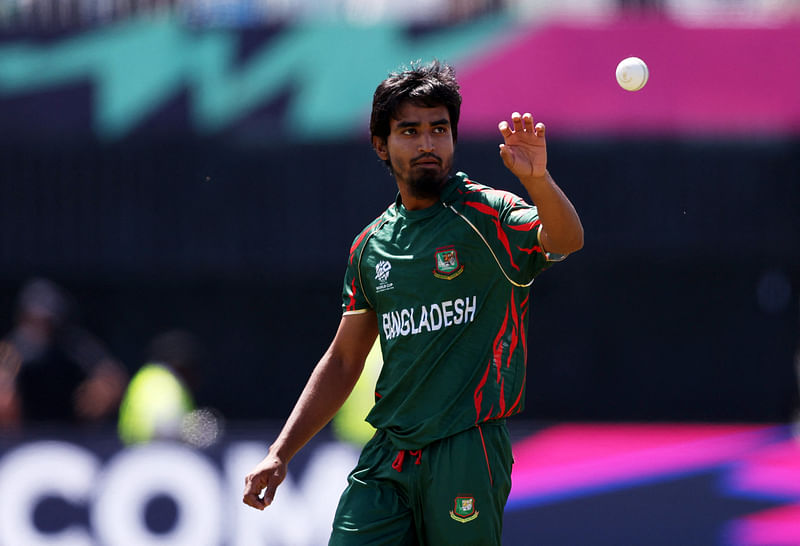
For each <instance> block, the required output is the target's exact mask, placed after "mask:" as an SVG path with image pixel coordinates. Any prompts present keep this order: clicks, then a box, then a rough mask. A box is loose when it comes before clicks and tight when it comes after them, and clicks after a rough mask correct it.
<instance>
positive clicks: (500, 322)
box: [243, 61, 583, 546]
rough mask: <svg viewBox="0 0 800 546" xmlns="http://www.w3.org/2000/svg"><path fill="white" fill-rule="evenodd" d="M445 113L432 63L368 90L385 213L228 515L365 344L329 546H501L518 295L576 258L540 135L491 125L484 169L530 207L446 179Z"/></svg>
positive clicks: (350, 370) (311, 424)
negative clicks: (362, 401)
mask: <svg viewBox="0 0 800 546" xmlns="http://www.w3.org/2000/svg"><path fill="white" fill-rule="evenodd" d="M509 77H513V76H512V75H510V76H509ZM460 107H461V95H460V92H459V86H458V83H457V81H456V79H455V75H454V72H453V69H452V68H451V67H450V66H448V65H447V64H444V63H440V62H438V61H434V62H432V63H430V64H427V65H421V64H413V65H412V66H411V67H410V68H408V69H405V70H403V71H400V72H397V73H393V74H390V75H389V77H388V78H387V79H385V80H384V81H383V82H381V83H380V85H379V86H378V87H377V89H376V91H375V94H374V99H373V107H372V115H371V120H370V131H371V135H372V145H373V147H374V149H375V153H376V154H377V155H378V157H379V158H380V159H382V160H383V161H384V162H385V163H386V164H387V165H388V167H389V169H390V170H391V172H392V174H393V175H394V177H395V180H396V182H397V187H398V190H399V193H398V196H397V199H396V200H395V202H394V203H392V204H391V205H390V206H389V208H388V209H387V210H386V211H385V212H383V214H381V215H380V216H379V217H378V218H376V219H375V220H374V221H373V222H371V223H370V224H369V225H368V226H367V227H366V228H365V229H364V230H363V231H362V232H361V233H360V234H359V235H358V236H356V238H355V240H354V242H353V245H352V248H351V250H350V256H349V259H348V261H347V269H346V273H345V279H344V290H343V316H342V319H341V322H340V324H339V328H338V331H337V332H336V335H335V337H334V339H333V341H332V342H331V345H330V347H329V348H328V350H327V352H326V353H325V354H324V355H323V357H322V359H321V360H320V361H319V363H318V364H317V366H316V368H315V369H314V371H313V373H312V374H311V377H310V379H309V380H308V383H307V384H306V387H305V389H304V390H303V392H302V394H301V395H300V398H299V400H298V402H297V404H296V406H295V408H294V410H293V411H292V413H291V414H290V416H289V418H288V420H287V421H286V424H285V425H284V427H283V429H282V430H281V432H280V434H279V435H278V438H277V439H276V440H275V441H274V443H272V445H271V446H270V447H269V450H268V453H267V455H266V457H265V458H264V459H263V460H262V461H261V462H260V463H259V464H258V465H257V466H256V467H255V468H254V469H253V471H252V472H251V473H250V474H249V475H248V476H247V477H246V478H245V489H244V498H243V500H244V502H245V503H246V504H248V505H250V506H252V507H254V508H257V509H260V510H263V509H264V508H265V507H267V506H269V505H270V504H271V503H272V501H273V499H274V496H275V491H276V489H277V487H278V486H279V485H280V483H281V481H282V480H283V479H284V477H285V476H286V469H287V465H288V464H289V462H290V461H291V459H292V457H293V456H294V455H295V454H296V453H297V452H298V450H299V449H300V448H301V447H302V446H303V445H304V444H306V442H308V441H309V440H310V439H311V437H312V436H314V434H316V433H317V432H318V431H319V430H320V429H322V427H324V426H325V425H326V424H327V423H328V421H329V420H330V419H331V418H332V417H333V415H334V414H335V413H336V411H337V409H339V407H340V406H341V405H342V404H343V402H344V401H345V399H346V398H347V396H348V394H349V393H350V390H351V389H352V388H353V385H354V384H355V382H356V380H357V379H358V377H359V374H360V373H361V370H362V367H363V364H364V359H365V357H366V356H367V353H368V352H369V350H370V347H371V346H372V344H373V341H374V340H375V338H376V336H380V344H381V348H382V353H383V362H384V364H383V368H382V370H381V374H380V376H379V378H378V382H377V385H376V392H375V405H374V407H373V408H372V410H371V411H370V413H369V415H368V416H367V420H368V421H369V423H371V424H372V425H373V426H374V427H375V428H376V433H375V435H374V436H373V438H372V439H371V440H370V441H369V442H368V443H367V444H366V445H365V446H364V448H363V450H362V453H361V456H360V459H359V461H358V464H357V466H356V468H355V469H354V470H353V471H352V473H351V474H350V476H349V478H348V485H347V488H346V489H345V491H344V493H343V494H342V497H341V499H340V501H339V506H338V508H337V511H336V516H335V518H334V522H333V531H332V534H331V538H330V542H329V544H332V545H345V544H346V545H360V544H387V545H389V544H391V545H400V544H402V545H412V544H413V545H418V544H419V545H423V544H425V545H436V546H438V545H448V544H453V545H462V546H463V545H468V544H475V545H481V546H486V545H491V544H500V542H501V534H502V523H503V510H504V507H505V504H506V500H507V498H508V494H509V492H510V490H511V466H512V463H513V458H512V453H511V442H510V439H509V435H508V431H507V429H506V424H505V421H506V418H508V417H510V416H512V415H515V414H517V413H519V412H520V411H522V409H523V406H524V400H525V375H526V358H527V354H528V341H527V340H528V338H527V331H528V323H529V321H530V312H529V311H530V298H529V292H530V286H531V283H532V282H533V280H534V278H535V277H536V275H537V274H539V273H540V272H541V271H543V270H544V269H546V268H547V267H548V266H549V265H551V264H552V263H553V262H556V261H559V260H562V259H563V258H564V257H565V256H566V255H567V254H570V253H572V252H575V251H576V250H579V249H580V248H581V247H582V246H583V227H582V226H581V222H580V220H579V218H578V214H577V213H576V211H575V208H574V207H573V206H572V204H571V203H570V201H569V200H568V199H567V197H566V196H565V195H564V193H563V192H562V191H561V190H560V189H559V187H558V186H557V185H556V183H555V182H554V180H553V178H552V177H551V176H550V173H549V172H548V170H547V147H546V143H545V126H544V124H542V123H534V120H533V117H532V116H531V114H529V113H525V114H523V115H520V114H519V113H518V112H514V113H513V114H511V123H510V124H509V123H508V122H507V121H502V122H500V124H499V130H500V133H501V135H502V138H503V143H502V144H500V157H501V158H502V160H503V163H504V164H505V166H506V167H507V168H508V169H509V170H510V171H511V173H513V174H514V175H515V176H516V177H517V178H518V179H519V181H520V183H521V184H522V186H523V187H524V188H525V191H526V192H527V193H528V196H529V197H530V200H531V201H532V202H533V204H528V203H527V202H526V201H524V200H523V199H522V198H520V197H518V196H517V195H514V194H512V193H509V192H505V191H499V190H495V189H492V188H491V187H488V186H485V185H482V184H479V183H478V182H476V181H473V180H470V178H469V177H468V176H467V175H466V174H465V173H461V172H459V173H456V174H455V175H453V174H452V171H453V154H454V149H455V144H456V140H457V136H458V118H459V113H460ZM534 352H535V351H534Z"/></svg>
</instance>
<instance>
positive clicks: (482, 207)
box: [464, 201, 519, 271]
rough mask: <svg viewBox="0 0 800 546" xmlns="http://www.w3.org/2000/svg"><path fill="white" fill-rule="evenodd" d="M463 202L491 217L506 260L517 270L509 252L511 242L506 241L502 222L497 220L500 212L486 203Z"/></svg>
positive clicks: (517, 267) (506, 237)
mask: <svg viewBox="0 0 800 546" xmlns="http://www.w3.org/2000/svg"><path fill="white" fill-rule="evenodd" d="M464 204H465V205H468V206H470V207H472V208H474V209H475V210H477V211H478V212H482V213H484V214H486V215H489V216H491V217H492V220H493V221H494V225H495V227H496V228H497V238H498V239H499V240H500V243H502V245H503V248H505V249H506V253H507V254H508V260H509V262H511V267H513V268H514V269H516V270H517V271H519V266H518V265H517V264H516V263H514V256H513V255H512V254H511V244H510V243H509V242H508V236H507V235H506V234H505V232H504V231H503V226H502V224H501V223H500V220H499V218H500V213H499V212H497V211H496V210H495V209H493V208H492V207H490V206H488V205H485V204H483V203H475V202H472V201H464Z"/></svg>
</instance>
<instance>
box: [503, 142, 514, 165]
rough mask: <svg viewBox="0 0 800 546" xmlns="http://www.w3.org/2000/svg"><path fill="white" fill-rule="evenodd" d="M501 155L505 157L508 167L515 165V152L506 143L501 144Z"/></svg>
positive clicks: (504, 160)
mask: <svg viewBox="0 0 800 546" xmlns="http://www.w3.org/2000/svg"><path fill="white" fill-rule="evenodd" d="M500 157H501V158H502V159H503V164H504V165H505V166H506V167H507V168H509V169H510V168H511V167H513V166H514V154H513V152H512V151H511V149H510V148H509V147H508V146H506V145H505V144H501V145H500Z"/></svg>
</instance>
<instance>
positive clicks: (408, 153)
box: [376, 102, 454, 198]
mask: <svg viewBox="0 0 800 546" xmlns="http://www.w3.org/2000/svg"><path fill="white" fill-rule="evenodd" d="M376 149H377V150H378V155H379V156H381V152H380V150H379V149H378V147H377V146H376ZM453 152H454V144H453V133H452V129H451V127H450V114H449V113H448V111H447V107H445V106H433V107H424V106H416V105H414V104H412V103H410V102H404V103H402V104H401V105H400V108H398V110H397V113H396V119H392V120H391V124H390V132H389V137H388V138H387V139H386V142H385V157H383V156H381V157H382V159H387V158H388V159H389V161H390V163H391V166H392V172H393V173H394V176H395V178H396V179H397V182H398V183H399V184H405V185H406V186H407V187H408V189H409V191H410V192H411V193H412V195H414V196H416V197H422V198H425V197H438V196H439V194H440V193H441V188H442V185H443V184H444V182H445V181H446V180H447V178H448V177H449V176H450V170H451V169H452V167H453Z"/></svg>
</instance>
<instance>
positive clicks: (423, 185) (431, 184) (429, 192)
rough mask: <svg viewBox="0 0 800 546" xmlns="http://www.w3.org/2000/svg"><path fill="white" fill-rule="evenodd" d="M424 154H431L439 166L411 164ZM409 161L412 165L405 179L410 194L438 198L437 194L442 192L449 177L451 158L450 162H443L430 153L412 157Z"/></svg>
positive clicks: (428, 155) (418, 196)
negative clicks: (419, 166)
mask: <svg viewBox="0 0 800 546" xmlns="http://www.w3.org/2000/svg"><path fill="white" fill-rule="evenodd" d="M426 156H427V157H431V156H432V157H435V158H436V159H438V160H439V163H440V165H441V168H439V169H432V168H418V167H414V166H413V164H414V162H415V161H418V160H420V159H422V158H423V157H426ZM411 163H412V166H411V168H410V170H409V173H408V178H407V179H406V182H407V183H408V188H409V190H410V191H411V194H412V195H413V196H414V197H416V198H421V199H427V198H439V196H440V195H441V194H442V188H443V187H444V185H445V183H446V182H447V180H448V179H449V178H450V169H451V167H452V160H451V161H450V163H448V164H445V163H444V162H443V161H442V159H441V158H440V157H438V156H433V155H432V154H425V155H424V156H420V157H417V158H414V159H413V160H412V162H411Z"/></svg>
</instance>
